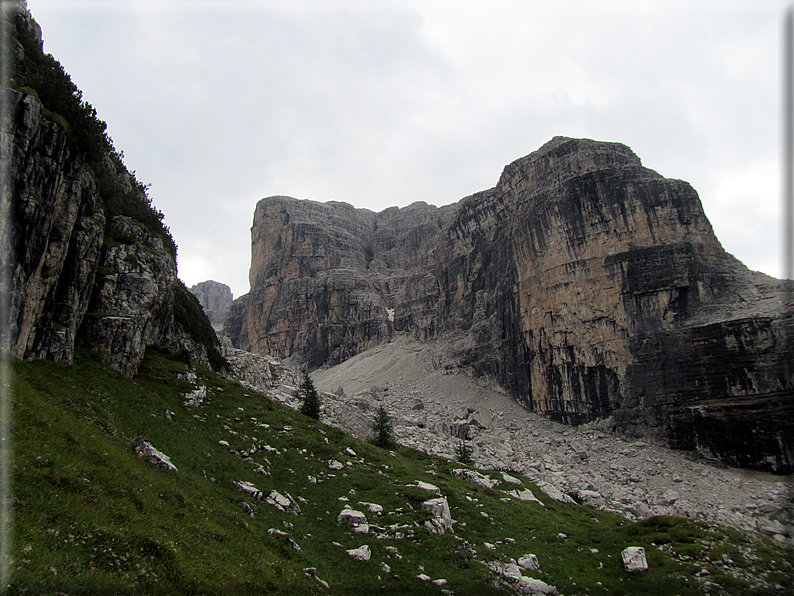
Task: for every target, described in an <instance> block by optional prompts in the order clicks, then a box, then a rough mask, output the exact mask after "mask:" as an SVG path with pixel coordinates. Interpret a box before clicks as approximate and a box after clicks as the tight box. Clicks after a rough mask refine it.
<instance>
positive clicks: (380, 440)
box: [372, 406, 394, 448]
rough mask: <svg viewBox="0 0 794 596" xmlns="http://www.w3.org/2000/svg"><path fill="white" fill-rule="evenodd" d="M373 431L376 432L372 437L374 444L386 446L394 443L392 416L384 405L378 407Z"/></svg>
mask: <svg viewBox="0 0 794 596" xmlns="http://www.w3.org/2000/svg"><path fill="white" fill-rule="evenodd" d="M372 431H373V432H374V433H375V437H374V438H373V439H372V443H373V444H374V445H377V446H378V447H384V448H388V447H391V446H392V445H394V425H393V424H392V420H391V416H389V413H388V412H387V411H386V408H384V407H383V406H381V407H380V408H378V412H377V414H375V421H374V422H373V423H372Z"/></svg>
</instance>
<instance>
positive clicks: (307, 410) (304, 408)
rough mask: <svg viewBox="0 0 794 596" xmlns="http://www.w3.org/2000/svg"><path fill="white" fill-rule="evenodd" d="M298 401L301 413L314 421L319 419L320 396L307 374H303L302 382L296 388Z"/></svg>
mask: <svg viewBox="0 0 794 596" xmlns="http://www.w3.org/2000/svg"><path fill="white" fill-rule="evenodd" d="M298 399H300V400H301V413H303V414H306V415H307V416H308V417H309V418H314V419H315V420H319V419H320V396H319V395H318V394H317V389H315V387H314V383H313V382H312V380H311V377H309V373H303V382H301V386H300V387H299V388H298Z"/></svg>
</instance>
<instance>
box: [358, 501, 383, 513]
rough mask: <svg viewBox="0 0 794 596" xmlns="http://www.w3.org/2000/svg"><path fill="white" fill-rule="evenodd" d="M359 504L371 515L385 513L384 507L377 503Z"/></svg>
mask: <svg viewBox="0 0 794 596" xmlns="http://www.w3.org/2000/svg"><path fill="white" fill-rule="evenodd" d="M358 504H359V505H361V506H362V507H364V508H365V509H366V510H367V511H369V512H370V513H374V514H375V515H380V514H382V513H383V506H382V505H378V504H377V503H365V502H363V501H359V502H358Z"/></svg>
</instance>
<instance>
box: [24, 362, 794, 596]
mask: <svg viewBox="0 0 794 596" xmlns="http://www.w3.org/2000/svg"><path fill="white" fill-rule="evenodd" d="M188 368H189V367H188V365H186V364H185V363H184V362H183V361H181V360H179V359H175V358H171V357H169V356H168V354H167V353H165V352H162V351H158V350H148V351H147V356H146V358H145V359H144V362H143V364H142V366H141V368H140V371H139V374H138V376H137V377H136V378H135V379H133V380H129V379H124V378H122V377H121V376H120V375H118V374H117V373H115V372H114V371H112V370H111V369H109V368H108V367H106V366H104V365H102V364H101V363H100V361H99V359H98V358H94V357H93V356H92V355H91V354H90V353H79V354H78V356H77V358H76V361H75V364H74V365H73V366H71V367H63V366H60V365H56V364H53V363H50V362H16V363H14V366H13V374H12V394H13V487H14V499H13V511H14V525H13V561H14V563H13V575H12V582H11V589H10V591H9V592H10V593H15V594H16V593H20V594H21V593H25V594H58V593H63V594H69V595H73V594H108V593H112V594H440V592H441V589H442V588H441V587H439V586H436V585H433V584H432V583H430V582H422V581H420V580H419V579H418V578H417V575H418V574H419V573H422V572H424V573H425V574H427V575H428V576H430V577H431V578H432V579H438V578H443V579H446V580H447V582H448V584H447V585H446V586H444V588H446V589H449V590H452V591H454V592H455V594H459V595H460V594H477V595H487V594H507V593H511V591H510V590H509V589H508V587H507V586H506V585H505V584H504V583H500V582H498V581H495V580H496V578H495V576H494V574H493V573H492V572H491V571H490V570H488V569H487V568H486V567H485V566H484V565H483V564H482V562H483V561H486V562H487V561H493V560H501V561H507V560H509V559H510V558H513V559H518V558H520V557H521V556H522V555H524V554H528V553H534V554H535V555H537V557H538V559H539V560H540V563H541V570H540V571H539V572H525V575H530V576H532V577H535V578H537V579H542V580H543V581H546V582H547V583H549V584H552V585H554V586H556V587H557V588H558V589H559V590H560V592H561V593H564V594H566V595H571V594H626V595H628V594H671V595H672V594H701V593H703V591H704V588H703V582H704V581H711V582H714V583H716V584H719V585H720V586H722V588H723V589H724V590H726V591H727V593H731V594H734V593H735V594H773V593H779V592H776V591H775V590H774V585H775V584H780V585H782V586H783V587H784V589H786V590H789V591H791V590H794V583H792V581H791V579H790V575H791V573H790V572H788V573H787V569H786V567H784V562H788V563H789V564H791V563H792V562H794V558H793V557H792V553H791V551H785V550H783V549H782V548H781V547H780V546H779V545H777V544H776V543H774V542H773V541H772V540H769V539H766V538H765V537H762V536H757V535H749V534H745V533H741V532H738V531H734V530H728V529H725V528H722V527H716V526H709V525H706V524H703V523H699V522H693V521H689V520H682V519H677V518H655V519H652V520H647V521H644V522H640V523H636V524H635V523H630V522H628V521H626V520H625V519H623V518H621V517H618V516H615V515H611V514H608V513H604V512H600V511H594V510H591V509H587V508H584V507H581V506H578V505H566V504H561V503H557V502H555V501H552V500H550V499H548V498H546V497H545V495H543V494H542V493H541V492H540V491H539V490H538V489H537V487H535V486H534V485H532V484H531V483H530V482H529V481H528V480H527V479H523V482H524V484H525V486H527V487H528V488H530V489H532V490H533V492H534V493H535V495H536V496H538V497H540V498H541V499H542V500H543V501H544V503H545V507H542V506H540V505H538V504H537V503H522V502H518V501H515V500H513V501H511V502H504V501H502V500H501V499H502V498H504V496H505V495H504V493H503V492H502V490H500V489H505V490H509V489H512V488H514V485H509V484H506V483H505V484H503V485H501V486H500V487H497V489H496V490H487V489H483V488H480V487H477V486H474V485H471V484H467V483H464V482H461V481H460V480H458V479H457V478H455V477H454V476H452V475H451V474H450V471H451V470H453V469H455V468H459V467H461V464H459V463H457V462H454V461H449V460H445V459H440V458H436V457H432V456H429V455H427V454H424V453H421V452H418V451H414V450H411V449H408V448H405V447H396V448H395V449H394V451H389V450H386V449H381V448H378V447H376V446H374V445H371V444H369V443H365V442H361V441H358V440H356V439H353V438H351V437H349V436H347V435H345V434H343V433H342V432H340V431H339V430H337V429H334V428H331V427H327V426H325V425H323V424H322V423H321V422H317V421H315V420H312V419H310V418H308V417H306V416H303V415H301V414H300V413H298V412H294V411H292V410H289V409H287V408H285V407H283V406H281V405H280V404H278V403H277V402H274V401H272V400H271V399H269V398H268V397H266V396H264V395H261V394H258V393H256V392H254V391H251V390H250V389H245V388H243V387H240V386H238V385H236V384H233V383H231V382H229V381H227V380H225V379H223V378H222V377H219V376H217V375H216V374H214V373H213V372H211V371H209V370H204V369H198V370H197V372H198V375H199V384H201V385H204V386H206V387H207V394H208V399H207V401H205V402H204V404H203V405H202V406H200V407H198V408H190V407H186V406H184V405H183V401H184V400H183V398H182V394H183V393H185V392H187V391H190V390H192V389H193V388H194V387H193V386H192V385H190V384H189V383H187V382H185V381H181V380H179V379H177V374H179V373H184V372H185V371H186V370H188ZM166 410H169V411H172V412H174V413H175V416H174V417H173V419H172V420H169V419H168V418H167V417H166V416H165V411H166ZM261 425H268V427H267V428H264V427H263V426H261ZM284 427H291V429H292V430H289V431H285V430H284ZM139 434H142V435H144V436H145V437H146V438H147V439H148V440H149V441H150V442H151V443H152V444H153V445H154V446H155V447H156V448H158V449H159V450H161V451H162V452H164V453H166V454H167V455H168V456H169V457H170V458H171V461H172V462H173V463H174V465H176V466H177V468H178V469H179V471H178V473H169V472H166V471H163V470H160V469H156V468H154V467H152V466H150V465H149V464H147V463H145V462H143V461H142V460H139V459H137V458H136V457H135V455H134V452H133V448H132V442H133V440H134V438H135V437H136V436H137V435H139ZM397 439H398V440H399V437H397ZM220 440H224V441H227V442H228V443H229V447H228V448H227V447H225V446H222V445H220V444H219V443H218V442H219V441H220ZM252 444H257V445H259V446H260V447H262V446H264V445H268V446H270V447H272V448H275V449H277V450H278V454H276V453H269V452H267V451H264V450H263V449H260V450H258V451H256V453H254V454H252V456H251V457H248V458H241V457H239V456H237V455H235V454H234V453H232V452H231V451H230V449H234V450H236V451H237V452H240V451H243V450H248V449H249V448H250V447H251V445H252ZM348 447H350V448H352V449H353V450H354V451H355V453H356V457H352V456H350V455H348V454H346V453H344V450H345V449H346V448H348ZM332 458H334V459H337V460H338V461H340V462H342V463H343V464H345V468H344V469H343V470H339V471H336V472H334V471H331V470H329V469H328V466H327V461H328V460H329V459H332ZM348 463H349V464H350V465H347V464H348ZM260 465H261V466H262V467H263V468H264V469H265V470H267V471H268V472H269V475H267V476H265V475H262V474H259V473H256V472H255V468H256V467H257V466H260ZM497 474H498V473H492V476H493V477H495V478H496V477H500V476H497ZM205 476H206V479H205ZM309 476H312V477H314V478H316V479H317V480H318V483H316V484H315V483H312V482H310V481H309ZM238 480H247V481H249V482H252V483H253V484H254V485H256V486H257V487H258V488H259V489H260V490H261V491H263V492H264V493H265V494H268V493H269V492H270V491H271V490H274V489H275V490H278V491H279V492H281V493H282V494H283V493H285V492H287V493H289V494H290V495H292V496H293V497H294V498H296V499H298V500H299V501H300V506H301V514H300V515H298V516H294V515H292V514H289V513H283V512H279V511H278V510H277V509H275V508H274V507H272V506H270V505H268V504H266V503H265V502H264V501H257V500H251V499H248V498H246V497H244V495H243V494H242V493H240V492H239V491H238V490H237V489H235V488H234V487H233V486H232V481H238ZM416 480H423V481H426V482H430V483H433V484H435V485H437V486H438V487H439V488H440V489H441V492H442V494H443V495H444V496H446V497H447V498H448V501H449V505H450V509H451V511H452V517H453V519H455V520H456V521H457V522H458V523H457V524H456V526H455V533H454V534H451V533H447V534H444V535H438V534H431V533H429V532H428V531H427V530H426V529H425V528H424V527H423V522H424V521H425V520H427V519H429V514H428V513H426V512H424V511H422V510H421V503H422V502H423V501H424V500H426V499H428V498H431V497H432V496H433V495H431V494H429V493H427V492H426V491H424V490H422V489H419V488H416V487H411V486H407V485H409V484H412V483H414V482H415V481H416ZM351 491H353V493H351ZM340 497H344V498H347V499H349V503H350V505H351V506H353V507H354V508H358V509H361V508H360V507H358V505H357V503H358V502H359V501H366V502H374V503H378V504H380V505H382V506H383V508H384V514H383V515H382V516H380V517H376V516H374V515H372V514H369V513H368V514H367V517H368V519H369V521H370V523H372V524H376V525H377V526H380V527H382V528H388V527H389V526H392V525H399V526H401V527H400V528H398V529H395V530H388V531H387V532H385V533H386V535H387V537H386V538H384V539H377V538H376V536H375V534H376V533H377V532H375V531H370V533H369V534H357V533H355V532H353V530H352V529H351V528H349V527H345V526H340V525H339V524H337V522H336V517H337V515H338V514H339V512H340V511H341V510H342V508H343V505H344V502H343V501H340V500H339V499H340ZM240 501H246V502H247V503H248V504H249V505H250V506H251V507H252V508H253V510H254V512H255V517H254V518H251V517H250V516H249V515H247V514H246V513H245V512H244V511H243V509H242V508H241V507H240V505H239V502H240ZM483 511H484V512H486V513H487V514H488V517H485V516H483V515H481V512H483ZM271 528H275V529H278V530H281V531H284V532H287V534H289V536H291V537H292V538H293V539H294V540H295V541H296V542H297V543H298V545H300V547H301V551H300V552H296V551H294V550H293V549H292V548H290V547H289V545H287V544H286V543H285V542H284V541H283V540H282V539H280V538H278V537H275V536H271V535H269V534H268V530H269V529H271ZM395 532H401V533H402V534H403V537H402V538H397V537H396V536H395ZM559 533H564V534H566V535H567V539H561V538H558V534H559ZM508 539H509V540H508ZM334 542H336V543H337V544H339V545H341V546H338V545H335V544H334ZM486 542H488V543H492V544H494V545H495V550H489V549H487V548H486V547H485V546H484V544H483V543H486ZM363 544H368V545H369V546H370V548H371V550H372V558H371V560H370V561H368V562H366V563H364V562H359V561H355V560H353V559H352V558H351V557H349V556H348V555H347V554H346V553H345V550H346V549H351V548H357V547H359V546H361V545H363ZM627 546H644V547H645V549H646V552H647V555H648V559H649V564H650V567H651V571H650V572H649V573H645V574H638V575H637V574H629V573H627V572H626V571H624V569H623V565H622V562H621V557H620V553H621V551H622V550H623V549H624V548H625V547H627ZM389 547H392V548H396V549H398V553H399V558H398V556H397V555H395V553H394V552H393V551H390V550H389ZM472 548H473V549H474V550H475V551H476V556H475V555H474V554H472V550H471V549H472ZM591 549H596V550H597V551H598V552H593V550H591ZM723 555H725V556H726V557H727V558H728V559H730V560H731V561H732V563H731V565H730V566H728V567H726V566H724V565H723V564H722V563H723V562H724V559H723ZM707 558H708V559H707ZM381 563H386V564H387V565H388V566H389V567H390V572H388V573H387V572H385V571H384V570H383V568H382V567H381ZM307 567H314V568H316V569H317V575H318V576H319V577H320V578H322V579H323V580H325V581H326V582H328V583H329V584H330V586H331V589H330V590H326V589H325V588H323V587H321V586H320V584H319V583H317V582H316V581H315V580H314V579H312V578H309V577H306V575H305V574H304V572H303V569H304V568H307ZM702 568H705V569H707V570H708V571H709V573H710V574H711V575H710V576H708V577H707V578H706V579H705V580H698V579H696V578H695V573H696V572H697V571H698V570H700V569H702ZM753 585H757V586H758V587H756V588H753V587H752V586H753ZM713 592H714V593H719V590H717V589H716V588H715V589H714V590H713Z"/></svg>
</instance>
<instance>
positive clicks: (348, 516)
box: [336, 509, 367, 526]
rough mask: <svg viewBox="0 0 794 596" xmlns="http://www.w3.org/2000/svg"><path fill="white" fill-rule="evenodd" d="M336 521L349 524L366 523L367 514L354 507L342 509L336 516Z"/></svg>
mask: <svg viewBox="0 0 794 596" xmlns="http://www.w3.org/2000/svg"><path fill="white" fill-rule="evenodd" d="M336 523H338V524H350V525H352V526H356V525H359V524H366V523H367V516H366V515H364V513H362V512H361V511H356V510H354V509H343V510H342V512H341V513H340V514H339V515H337V516H336Z"/></svg>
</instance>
